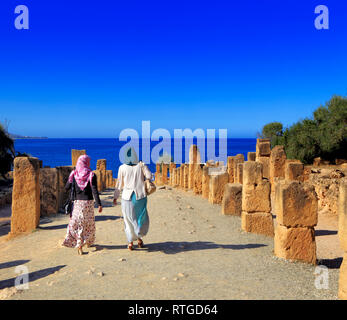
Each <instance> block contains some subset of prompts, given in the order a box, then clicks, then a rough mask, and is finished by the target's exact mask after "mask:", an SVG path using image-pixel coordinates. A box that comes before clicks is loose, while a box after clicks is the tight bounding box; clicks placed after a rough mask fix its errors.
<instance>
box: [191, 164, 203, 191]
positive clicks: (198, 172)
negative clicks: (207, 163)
mask: <svg viewBox="0 0 347 320" xmlns="http://www.w3.org/2000/svg"><path fill="white" fill-rule="evenodd" d="M203 168H204V164H202V163H199V164H196V166H195V172H194V176H195V179H194V188H193V191H194V193H195V194H202V172H203Z"/></svg>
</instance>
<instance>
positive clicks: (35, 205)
mask: <svg viewBox="0 0 347 320" xmlns="http://www.w3.org/2000/svg"><path fill="white" fill-rule="evenodd" d="M13 167H14V170H13V191H12V216H11V233H10V235H11V236H14V235H17V234H20V233H24V232H30V231H33V230H35V229H36V228H37V227H38V225H39V221H40V161H39V159H37V158H30V157H16V158H15V159H14V163H13Z"/></svg>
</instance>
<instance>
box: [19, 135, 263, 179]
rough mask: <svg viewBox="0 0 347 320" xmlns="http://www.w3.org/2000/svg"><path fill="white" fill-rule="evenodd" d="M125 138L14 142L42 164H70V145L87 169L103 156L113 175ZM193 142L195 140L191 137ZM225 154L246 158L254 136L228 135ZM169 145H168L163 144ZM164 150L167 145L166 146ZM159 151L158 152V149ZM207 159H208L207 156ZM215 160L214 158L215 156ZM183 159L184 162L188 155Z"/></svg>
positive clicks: (116, 169)
mask: <svg viewBox="0 0 347 320" xmlns="http://www.w3.org/2000/svg"><path fill="white" fill-rule="evenodd" d="M175 140H176V139H171V150H172V154H174V145H175V143H177V141H175ZM128 142H129V141H119V140H118V139H112V138H108V139H101V138H98V139H93V138H88V139H87V138H79V139H72V138H71V139H68V138H66V139H54V138H48V139H16V140H15V143H14V146H15V151H16V152H21V153H26V154H29V155H30V156H32V157H36V158H39V159H40V160H42V166H43V167H51V168H54V167H57V166H68V165H71V149H78V150H86V152H87V154H88V155H89V156H90V158H91V169H92V170H95V169H96V161H97V160H98V159H106V160H107V169H108V170H112V171H113V176H114V177H116V176H117V171H118V167H119V166H120V165H121V160H120V156H119V154H120V153H119V151H120V149H121V147H122V146H124V145H125V144H127V143H128ZM193 142H194V143H196V141H193ZM210 142H211V141H207V140H206V147H205V159H207V144H209V143H210ZM159 143H160V142H157V141H150V150H153V148H155V146H156V145H157V146H159V145H158V144H159ZM181 143H182V148H181V149H182V159H185V141H184V139H183V141H182V142H181ZM214 144H215V148H214V149H215V150H214V153H213V154H215V155H216V156H217V157H218V155H219V142H218V139H216V140H215V141H214ZM225 145H226V150H227V152H226V154H227V156H234V155H237V154H239V153H242V154H243V155H244V157H245V160H247V153H248V152H252V151H255V148H256V139H255V138H254V139H252V138H239V139H236V138H228V139H227V141H226V143H225ZM166 147H169V148H170V146H168V145H167V146H166ZM166 150H167V149H166ZM141 155H142V143H141V142H139V158H140V160H141ZM159 155H162V154H160V152H159ZM207 160H210V158H208V159H207ZM217 160H218V159H217ZM184 162H188V159H187V160H186V161H184ZM147 165H148V167H149V169H150V170H151V171H152V172H155V163H153V162H151V163H147Z"/></svg>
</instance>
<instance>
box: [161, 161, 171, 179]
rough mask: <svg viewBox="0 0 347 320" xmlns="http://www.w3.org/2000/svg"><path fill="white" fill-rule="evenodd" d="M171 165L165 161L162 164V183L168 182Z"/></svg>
mask: <svg viewBox="0 0 347 320" xmlns="http://www.w3.org/2000/svg"><path fill="white" fill-rule="evenodd" d="M168 170H169V165H168V164H167V163H163V164H162V166H161V176H162V184H168V176H167V173H168Z"/></svg>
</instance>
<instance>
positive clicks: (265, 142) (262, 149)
mask: <svg viewBox="0 0 347 320" xmlns="http://www.w3.org/2000/svg"><path fill="white" fill-rule="evenodd" d="M270 154H271V142H270V139H257V146H256V157H255V160H256V161H258V162H260V163H262V164H263V177H264V178H267V179H269V178H270Z"/></svg>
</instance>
